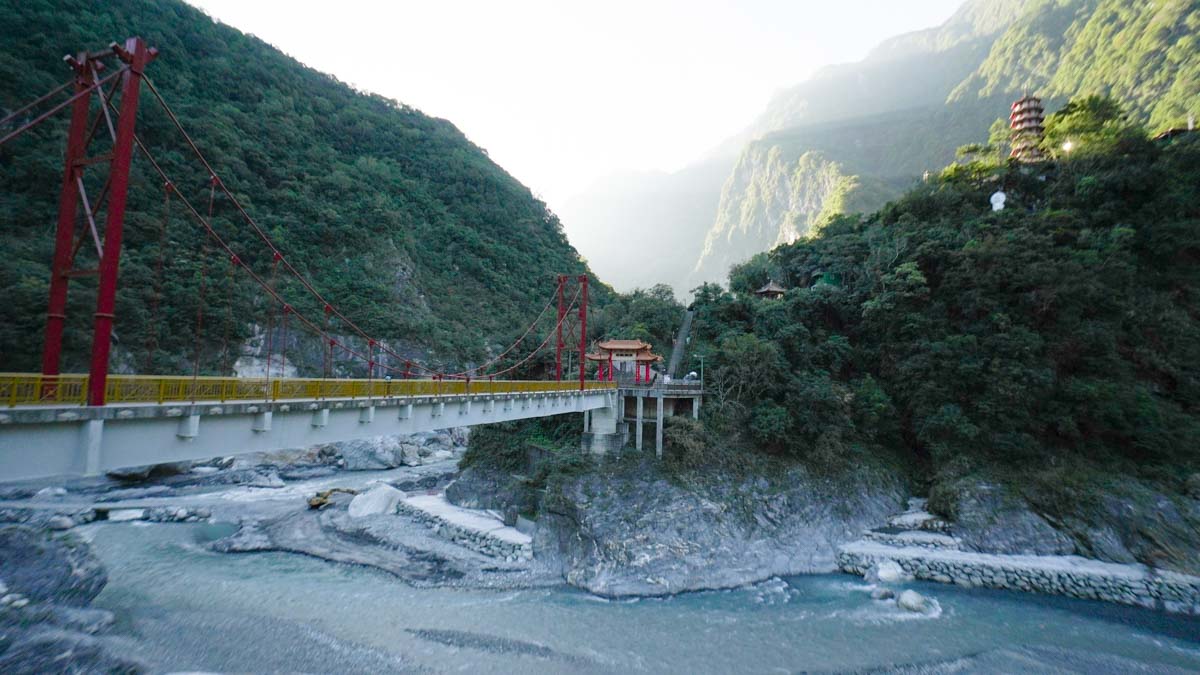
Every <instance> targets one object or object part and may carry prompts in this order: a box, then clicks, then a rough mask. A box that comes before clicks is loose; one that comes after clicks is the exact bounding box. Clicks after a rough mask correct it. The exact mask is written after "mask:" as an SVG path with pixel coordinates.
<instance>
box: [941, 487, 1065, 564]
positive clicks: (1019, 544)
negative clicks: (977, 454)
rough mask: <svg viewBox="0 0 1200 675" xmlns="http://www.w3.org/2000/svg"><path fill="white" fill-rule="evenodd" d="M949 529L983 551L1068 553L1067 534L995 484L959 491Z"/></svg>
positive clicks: (1037, 553) (963, 541) (1033, 553)
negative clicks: (951, 525)
mask: <svg viewBox="0 0 1200 675" xmlns="http://www.w3.org/2000/svg"><path fill="white" fill-rule="evenodd" d="M956 516H957V517H956V518H955V522H954V525H953V527H952V532H953V533H954V534H955V535H956V536H957V537H958V538H959V539H960V540H961V541H962V543H963V544H964V545H965V546H966V547H967V548H969V549H971V550H974V551H980V552H984V553H1003V554H1022V555H1068V554H1071V553H1074V552H1075V544H1074V542H1073V541H1072V540H1071V538H1070V537H1068V536H1066V535H1064V534H1062V533H1061V532H1059V531H1058V530H1056V529H1055V528H1054V527H1053V526H1051V525H1050V523H1048V522H1047V521H1046V519H1045V518H1043V517H1041V516H1039V515H1037V514H1036V513H1034V512H1033V511H1031V510H1030V509H1029V506H1028V505H1027V504H1025V503H1024V501H1023V500H1020V499H1018V498H1016V497H1015V496H1013V495H1011V494H1010V493H1009V492H1008V491H1006V490H1005V489H1004V488H1002V487H1000V486H998V485H992V484H989V483H979V484H976V485H973V486H971V487H970V488H968V489H965V490H964V491H962V492H960V493H959V495H958V505H957V513H956Z"/></svg>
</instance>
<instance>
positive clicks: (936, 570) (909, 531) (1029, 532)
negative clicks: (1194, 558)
mask: <svg viewBox="0 0 1200 675" xmlns="http://www.w3.org/2000/svg"><path fill="white" fill-rule="evenodd" d="M999 520H1006V521H1007V522H1008V523H1009V525H1010V527H1009V528H1008V529H1007V530H1002V531H1001V532H1003V534H1004V536H1003V537H1000V538H999V539H1000V540H999V541H996V542H986V543H985V545H987V546H992V547H995V546H1000V547H1003V548H1004V550H1013V549H1014V548H1015V549H1016V552H1014V553H986V552H979V551H978V550H975V549H976V547H978V546H979V544H980V541H981V540H980V539H979V537H978V534H977V533H975V536H973V537H971V538H970V540H969V541H970V542H971V543H967V541H965V540H964V539H963V538H962V537H960V536H956V535H954V534H952V533H953V532H955V531H956V530H957V531H959V532H962V531H972V530H969V529H967V528H966V527H964V526H963V525H962V524H958V523H951V522H947V521H946V520H943V519H941V518H939V517H937V516H935V515H933V514H931V513H929V512H927V511H926V510H925V500H923V499H912V500H910V502H909V508H908V510H907V511H905V512H904V513H900V514H897V515H895V516H892V517H891V518H889V519H888V522H887V525H885V526H882V527H877V528H874V529H871V530H868V531H866V532H865V533H864V536H863V538H862V539H860V540H858V541H854V542H850V543H847V544H844V545H842V546H841V547H839V549H838V556H837V563H838V568H839V569H841V570H842V571H843V572H847V573H850V574H862V575H865V576H867V577H872V576H874V577H875V578H878V577H879V570H880V569H881V566H888V565H890V566H892V569H895V570H897V573H898V574H903V575H905V576H907V577H909V578H915V579H921V580H926V581H936V582H940V583H947V584H956V585H959V586H967V587H984V588H998V589H1002V590H1013V591H1027V592H1035V593H1046V594H1050V595H1064V596H1068V597H1074V598H1084V599H1089V600H1103V601H1106V602H1114V603H1118V604H1124V605H1135V606H1139V607H1145V608H1148V609H1157V610H1162V611H1167V612H1172V613H1179V614H1200V577H1196V576H1192V575H1188V574H1182V573H1179V572H1173V571H1170V570H1163V569H1156V568H1152V567H1147V566H1146V565H1143V564H1140V563H1117V562H1106V561H1102V560H1096V559H1094V558H1085V557H1082V556H1079V555H1069V554H1065V553H1069V552H1071V549H1069V548H1062V547H1051V548H1049V550H1050V551H1051V552H1050V553H1042V552H1041V551H1045V550H1047V542H1059V541H1068V540H1067V538H1066V537H1065V536H1063V535H1062V534H1060V533H1058V532H1057V531H1056V530H1054V529H1052V528H1050V527H1049V526H1048V525H1045V521H1043V520H1041V519H1040V518H1038V517H1036V516H1035V515H1034V514H1032V513H1028V512H1024V513H1021V512H1019V511H1017V510H1016V509H1015V508H1013V507H1009V508H1008V509H1006V510H1004V511H998V512H997V513H996V515H995V517H994V519H993V520H992V521H991V524H990V527H992V528H993V529H999V528H996V527H995V522H996V521H999ZM1001 532H997V534H1000V533H1001ZM1017 542H1026V543H1025V547H1024V548H1017V547H1019V546H1020V544H1019V543H1017Z"/></svg>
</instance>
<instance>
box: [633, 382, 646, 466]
mask: <svg viewBox="0 0 1200 675" xmlns="http://www.w3.org/2000/svg"><path fill="white" fill-rule="evenodd" d="M645 399H646V397H645V396H638V397H637V425H636V429H637V431H636V432H635V433H636V434H637V436H636V440H635V441H634V447H636V448H637V449H638V452H641V451H642V402H643V401H644V400H645Z"/></svg>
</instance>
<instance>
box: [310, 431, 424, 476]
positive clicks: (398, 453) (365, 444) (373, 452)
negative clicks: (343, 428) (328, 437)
mask: <svg viewBox="0 0 1200 675" xmlns="http://www.w3.org/2000/svg"><path fill="white" fill-rule="evenodd" d="M328 447H331V448H333V451H334V452H335V456H336V457H337V458H338V460H339V463H340V464H341V466H342V468H344V469H346V470H348V471H379V470H382V469H394V468H396V467H398V466H419V465H420V464H421V455H420V448H421V445H420V443H419V441H417V440H416V439H414V438H412V437H407V436H376V437H375V438H363V439H358V440H353V441H345V442H342V443H334V444H332V445H331V446H328ZM322 452H324V449H323V450H322Z"/></svg>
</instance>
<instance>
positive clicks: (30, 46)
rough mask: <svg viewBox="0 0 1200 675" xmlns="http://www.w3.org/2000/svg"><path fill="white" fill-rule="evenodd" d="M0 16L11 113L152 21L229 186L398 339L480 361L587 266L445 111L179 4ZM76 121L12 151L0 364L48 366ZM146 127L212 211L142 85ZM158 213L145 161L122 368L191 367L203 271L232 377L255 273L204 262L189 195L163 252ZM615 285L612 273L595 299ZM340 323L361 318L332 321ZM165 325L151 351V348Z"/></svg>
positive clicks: (208, 361) (252, 258) (163, 68)
mask: <svg viewBox="0 0 1200 675" xmlns="http://www.w3.org/2000/svg"><path fill="white" fill-rule="evenodd" d="M0 12H2V13H3V16H4V21H3V22H0V108H2V109H3V110H0V112H2V111H6V110H12V109H15V108H16V107H18V106H20V105H22V104H24V103H25V102H27V101H28V100H29V99H32V98H33V97H35V96H37V95H38V94H40V93H42V92H44V91H47V90H49V89H50V88H51V87H52V86H54V85H55V84H57V83H59V82H62V81H65V80H66V79H68V77H69V76H70V72H69V70H68V69H66V68H65V67H64V66H63V64H62V61H61V60H60V59H61V57H62V55H63V54H66V53H72V52H76V51H79V50H81V49H101V48H103V47H105V46H106V45H108V44H109V42H111V41H113V40H123V39H124V38H125V37H127V36H131V35H140V36H142V37H144V38H145V39H146V40H147V42H148V43H149V44H151V45H154V46H156V47H158V49H159V50H160V56H159V58H158V59H157V60H156V61H155V62H154V63H153V64H151V66H150V68H149V69H148V71H147V72H148V75H149V76H150V78H151V79H152V80H153V81H154V82H155V83H156V84H157V86H158V87H159V88H160V89H161V91H162V92H163V95H164V96H165V98H166V99H167V101H168V102H169V103H171V105H172V106H173V107H174V109H175V110H176V111H177V112H178V113H179V115H180V117H181V118H182V121H183V124H184V125H185V127H186V128H187V129H188V130H189V131H190V132H191V134H192V135H193V136H194V137H195V138H196V139H197V141H198V142H199V144H200V146H201V149H202V150H203V151H204V152H205V153H206V154H207V155H208V156H209V157H210V158H211V159H212V160H213V161H214V163H215V165H216V167H217V169H218V171H220V172H221V174H222V178H223V179H224V181H225V183H226V184H228V185H229V186H230V187H231V188H232V189H233V190H234V192H235V193H236V194H237V196H238V199H239V200H240V201H242V202H243V203H244V204H245V205H246V206H247V208H248V210H249V211H250V213H251V214H252V215H253V216H254V217H255V218H256V219H257V220H258V222H259V223H260V224H262V225H263V226H265V227H266V229H267V230H268V231H269V232H270V235H271V236H272V237H273V238H274V240H275V241H276V242H277V244H278V245H279V246H280V248H281V249H282V250H283V251H284V252H285V253H286V254H287V255H288V257H289V259H290V260H291V261H292V262H293V263H294V264H295V265H296V266H297V267H299V268H300V269H301V270H302V271H303V272H304V273H305V274H307V275H308V276H309V277H310V278H311V279H312V280H313V281H314V283H315V285H316V287H317V288H319V289H321V290H322V292H324V293H325V295H326V296H328V297H330V298H331V299H334V300H335V301H336V302H337V303H338V304H339V305H340V306H341V308H342V309H343V310H344V311H345V313H346V315H347V316H348V317H350V318H351V319H352V320H354V321H356V322H357V323H359V324H360V325H361V326H363V327H364V328H365V329H366V330H367V331H369V332H371V333H373V334H377V335H381V336H384V337H385V338H386V339H388V340H389V341H390V342H391V343H392V345H393V347H394V348H396V349H401V350H404V351H405V352H406V353H411V354H413V355H432V356H433V357H434V358H435V359H439V360H444V361H451V362H459V363H461V362H464V361H470V360H472V359H479V358H481V357H483V356H484V355H486V353H487V352H488V351H489V350H491V349H494V347H495V345H497V344H501V343H505V342H507V341H508V340H510V339H511V338H513V337H515V333H516V332H517V331H519V330H520V329H522V328H523V327H524V326H525V325H526V324H528V323H529V322H530V321H531V320H532V319H533V318H534V316H535V315H536V314H537V312H538V311H539V310H540V309H541V307H542V305H543V303H544V302H545V301H546V300H548V299H549V297H550V296H551V294H552V292H553V289H554V275H555V274H556V273H574V274H578V273H582V272H584V271H586V266H585V264H584V263H583V262H582V261H581V260H580V259H579V256H578V254H577V253H576V251H575V250H574V249H573V248H572V247H571V246H570V244H569V243H568V242H567V240H566V238H565V236H564V234H563V231H562V228H561V226H560V224H559V222H558V219H557V218H556V217H555V216H554V215H553V214H552V213H550V212H549V211H548V210H547V208H546V206H545V205H544V204H543V203H541V202H540V201H538V200H537V199H536V198H534V196H533V195H532V194H531V192H530V190H529V189H528V188H526V187H525V186H523V185H521V184H520V183H519V182H518V181H517V180H515V179H514V178H513V177H512V176H509V175H508V174H507V173H505V172H504V170H502V169H501V168H500V167H498V166H497V165H496V164H495V163H493V162H492V161H491V160H490V159H489V158H488V156H487V153H486V152H485V151H484V150H483V149H481V148H479V147H477V146H475V145H474V144H472V143H471V142H470V141H469V140H468V139H467V138H466V137H465V136H464V135H463V134H462V133H461V132H460V131H459V130H458V129H456V128H455V127H454V125H453V124H452V123H450V122H448V121H445V120H441V119H435V118H431V117H428V116H426V115H424V114H422V113H421V112H420V111H418V110H415V109H413V108H410V107H408V106H405V105H403V104H399V103H396V102H394V101H391V100H387V99H384V98H382V97H379V96H375V95H370V94H367V93H363V92H358V91H355V90H354V89H352V88H351V87H349V86H347V85H346V84H344V83H341V82H338V81H337V80H335V79H334V78H332V77H330V76H327V75H324V74H322V73H318V72H316V71H314V70H312V69H310V68H307V67H305V66H303V65H302V64H300V63H298V62H296V61H295V60H293V59H291V58H289V57H287V56H286V55H284V54H282V53H280V52H279V51H278V50H276V49H274V48H272V47H271V46H269V45H267V44H265V43H263V42H262V41H261V40H259V39H257V38H255V37H253V36H248V35H244V34H242V33H240V32H238V31H237V30H234V29H232V28H230V27H228V26H225V25H222V24H220V23H219V22H216V21H214V20H213V19H211V18H209V17H208V16H206V15H204V14H203V13H201V12H200V11H198V10H196V9H194V8H192V7H190V6H188V5H186V4H184V3H182V2H178V1H176V0H164V1H151V0H114V1H111V2H101V3H97V2H87V1H84V0H57V1H54V2H50V1H48V0H28V1H27V0H21V1H20V2H16V1H13V0H9V1H5V2H0ZM409 65H410V67H419V64H409ZM20 121H23V120H18V123H19V122H20ZM65 129H66V117H65V116H60V117H59V118H58V119H56V120H54V121H53V122H52V123H50V124H46V125H43V126H42V127H40V128H39V129H37V130H36V131H35V132H33V133H31V134H27V135H26V136H24V137H22V138H21V139H19V140H17V141H15V142H12V143H9V144H6V145H5V146H4V147H3V148H0V222H3V225H4V232H3V235H2V236H3V241H4V248H5V258H6V264H5V265H3V266H2V267H0V287H2V288H4V289H5V292H6V297H5V302H4V303H3V305H2V306H0V355H3V357H2V363H0V368H2V369H3V370H28V369H36V367H37V364H38V353H39V350H40V346H41V332H42V326H43V321H44V308H45V303H46V297H47V283H48V279H49V263H50V259H51V250H52V244H53V242H52V239H53V229H52V228H53V223H54V220H55V214H56V211H57V193H58V186H59V182H60V180H61V171H62V166H61V162H62V159H61V158H62V155H63V152H64V145H65V139H64V137H65ZM138 130H139V134H140V135H141V136H142V138H143V139H144V140H145V141H146V143H147V145H149V146H150V147H151V148H152V149H153V150H154V151H155V152H156V154H157V156H158V159H159V160H160V161H161V162H163V164H164V166H165V167H166V169H167V171H168V173H170V174H171V175H172V177H173V178H174V179H175V181H176V183H177V185H178V188H179V190H180V192H181V193H182V194H183V195H185V196H186V197H187V198H188V199H190V200H191V201H193V203H196V204H198V205H200V206H201V208H206V207H207V203H208V190H207V187H208V182H207V181H208V176H207V175H206V174H204V173H203V171H202V170H200V167H198V165H197V164H196V163H195V162H191V161H190V160H189V158H188V157H187V155H186V153H185V149H186V148H185V146H184V145H183V144H182V140H181V139H180V138H179V137H178V136H177V135H176V134H175V133H174V131H173V130H172V129H171V128H170V126H169V121H168V120H167V118H166V117H165V116H164V114H163V113H162V112H161V110H157V109H156V108H155V107H154V104H153V102H152V100H151V99H150V97H149V96H148V95H144V96H143V102H142V108H141V114H140V115H139V119H138ZM100 147H103V146H100ZM89 189H90V190H95V191H97V192H98V191H99V186H98V185H96V186H94V187H90V188H89ZM163 209H164V204H163V191H162V187H161V181H159V180H157V179H156V178H155V177H153V176H152V175H151V171H150V169H149V167H148V164H147V163H146V162H145V160H144V159H143V158H141V157H137V156H135V159H134V171H133V183H132V187H131V189H130V202H129V211H128V215H127V227H126V238H125V253H124V257H123V259H122V266H121V279H120V292H119V296H118V298H119V299H118V306H117V323H116V334H117V338H118V345H117V351H116V353H115V356H114V366H115V367H117V368H119V369H125V370H138V371H158V372H190V362H191V358H192V350H193V346H194V344H195V340H194V334H195V333H196V326H197V320H196V309H197V304H198V298H199V295H200V291H199V289H200V284H201V278H200V277H201V274H200V271H201V268H202V267H204V268H205V270H206V276H207V277H208V284H209V285H208V289H207V303H206V304H207V307H206V310H205V317H204V326H205V328H204V330H203V331H202V333H201V337H200V344H201V347H202V349H203V352H204V358H203V359H202V362H203V364H204V366H203V368H202V369H203V370H204V371H205V372H217V371H218V370H220V369H221V366H222V364H224V365H225V367H226V372H228V370H227V369H228V367H229V364H228V361H229V360H230V359H227V358H225V356H226V354H225V350H224V349H223V347H224V346H225V344H226V343H228V342H232V343H235V344H238V345H241V344H242V343H243V341H245V340H247V339H248V338H251V337H252V335H254V334H255V333H256V332H257V335H258V337H257V338H256V339H257V340H261V338H262V336H261V327H262V326H263V325H265V323H266V316H267V313H268V307H267V306H266V305H265V304H264V302H263V299H262V297H261V295H260V294H255V293H254V292H253V289H252V288H251V285H250V284H249V283H248V282H247V281H246V280H245V279H244V278H240V277H239V278H238V279H237V280H235V283H234V284H233V285H232V286H230V285H229V284H227V283H226V280H225V278H224V277H225V276H226V273H227V268H228V266H229V265H228V263H227V261H226V260H225V259H224V257H222V256H217V255H216V254H215V252H213V251H211V250H207V253H208V257H207V258H204V253H205V252H206V248H205V247H204V245H203V239H202V237H201V236H200V233H199V231H198V229H197V226H195V225H194V224H193V223H192V222H191V221H189V220H187V219H186V218H185V217H184V215H183V211H182V208H181V207H179V206H178V204H175V205H174V206H173V208H172V211H171V215H170V220H169V223H168V227H167V238H166V241H167V245H166V246H165V247H163V249H160V248H159V243H158V242H159V236H160V227H161V225H162V223H163ZM215 214H216V215H215V223H216V227H217V229H218V230H219V231H220V232H221V233H222V235H223V236H226V237H228V238H230V239H231V240H232V241H233V242H234V245H235V248H236V249H237V250H239V251H243V252H244V254H243V256H244V258H245V260H246V262H247V263H248V264H250V265H251V266H252V267H253V268H254V269H255V270H256V271H258V272H259V273H260V274H263V275H264V276H268V275H269V273H270V272H269V268H270V264H271V260H270V256H269V255H264V254H263V250H264V249H263V247H262V246H261V245H260V244H259V243H257V240H256V239H255V237H254V235H253V233H252V232H250V231H249V228H247V227H246V226H245V225H244V224H243V223H242V222H241V221H239V220H238V219H237V218H236V216H235V213H234V211H233V209H232V206H231V205H230V204H228V203H226V202H225V200H223V199H221V198H220V197H219V196H218V199H217V200H216V203H215ZM160 250H161V252H162V253H163V255H161V256H160ZM85 253H86V252H85ZM202 258H203V259H202ZM160 259H161V260H162V262H163V273H162V274H161V275H160V274H158V273H157V272H156V269H157V266H158V264H159V261H160ZM279 283H280V285H281V286H280V287H281V288H282V289H283V291H284V293H285V294H286V295H287V296H288V298H289V301H291V302H293V303H294V304H295V305H296V306H297V308H298V309H300V310H301V311H306V312H308V313H309V314H310V315H312V316H316V317H318V318H319V317H321V314H322V307H320V306H318V305H315V304H314V303H313V302H312V301H309V300H306V299H304V294H303V293H302V292H300V291H299V288H298V287H297V285H296V284H295V283H294V282H291V281H288V280H287V279H286V278H285V277H283V276H281V277H280V279H279ZM157 287H161V302H157V303H156V302H155V301H154V296H155V294H156V288H157ZM230 288H232V290H230ZM93 289H94V282H93V281H91V280H88V279H82V280H77V281H75V282H74V283H73V284H72V293H71V319H72V323H71V324H70V326H69V329H68V340H67V355H66V357H67V358H66V363H65V368H66V369H68V370H78V369H79V368H81V367H83V365H84V364H85V362H86V354H87V352H88V349H89V347H90V342H89V341H90V330H89V326H90V322H91V317H92V312H93V311H94V293H93ZM606 294H607V291H606V289H605V288H604V287H603V286H602V285H599V284H597V285H596V286H595V288H594V289H593V294H592V295H593V298H594V299H598V300H600V301H603V299H604V298H605V297H606ZM156 304H157V309H155V305H156ZM294 328H295V326H294V323H293V333H295V330H294ZM331 329H332V330H333V331H335V332H343V333H345V332H348V331H347V330H346V328H345V327H344V326H339V325H337V323H336V322H335V323H334V325H333V326H331ZM154 335H156V336H157V338H156V339H157V343H158V348H157V349H155V350H154V353H153V354H152V355H150V357H149V358H148V357H147V354H146V353H145V348H144V346H145V345H147V344H152V337H153V336H154ZM289 339H294V335H293V336H292V337H291V338H289ZM303 346H304V345H301V344H297V345H295V347H296V349H295V351H294V352H293V354H291V355H289V358H294V359H296V360H298V361H300V365H301V368H302V370H303V369H304V367H306V364H307V365H308V366H312V367H315V368H317V369H318V372H319V369H320V367H321V366H320V364H321V360H320V354H321V350H320V348H319V346H315V345H313V346H312V349H309V350H307V352H306V350H304V349H301V347H303ZM308 352H311V353H309V357H310V358H308V359H307V361H306V359H305V358H304V356H303V355H304V354H305V353H308ZM314 363H315V365H313V364H314ZM347 367H348V366H347ZM181 369H183V370H181ZM361 369H362V368H361V366H360V367H359V371H361ZM347 372H350V371H347ZM356 372H357V371H356Z"/></svg>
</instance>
